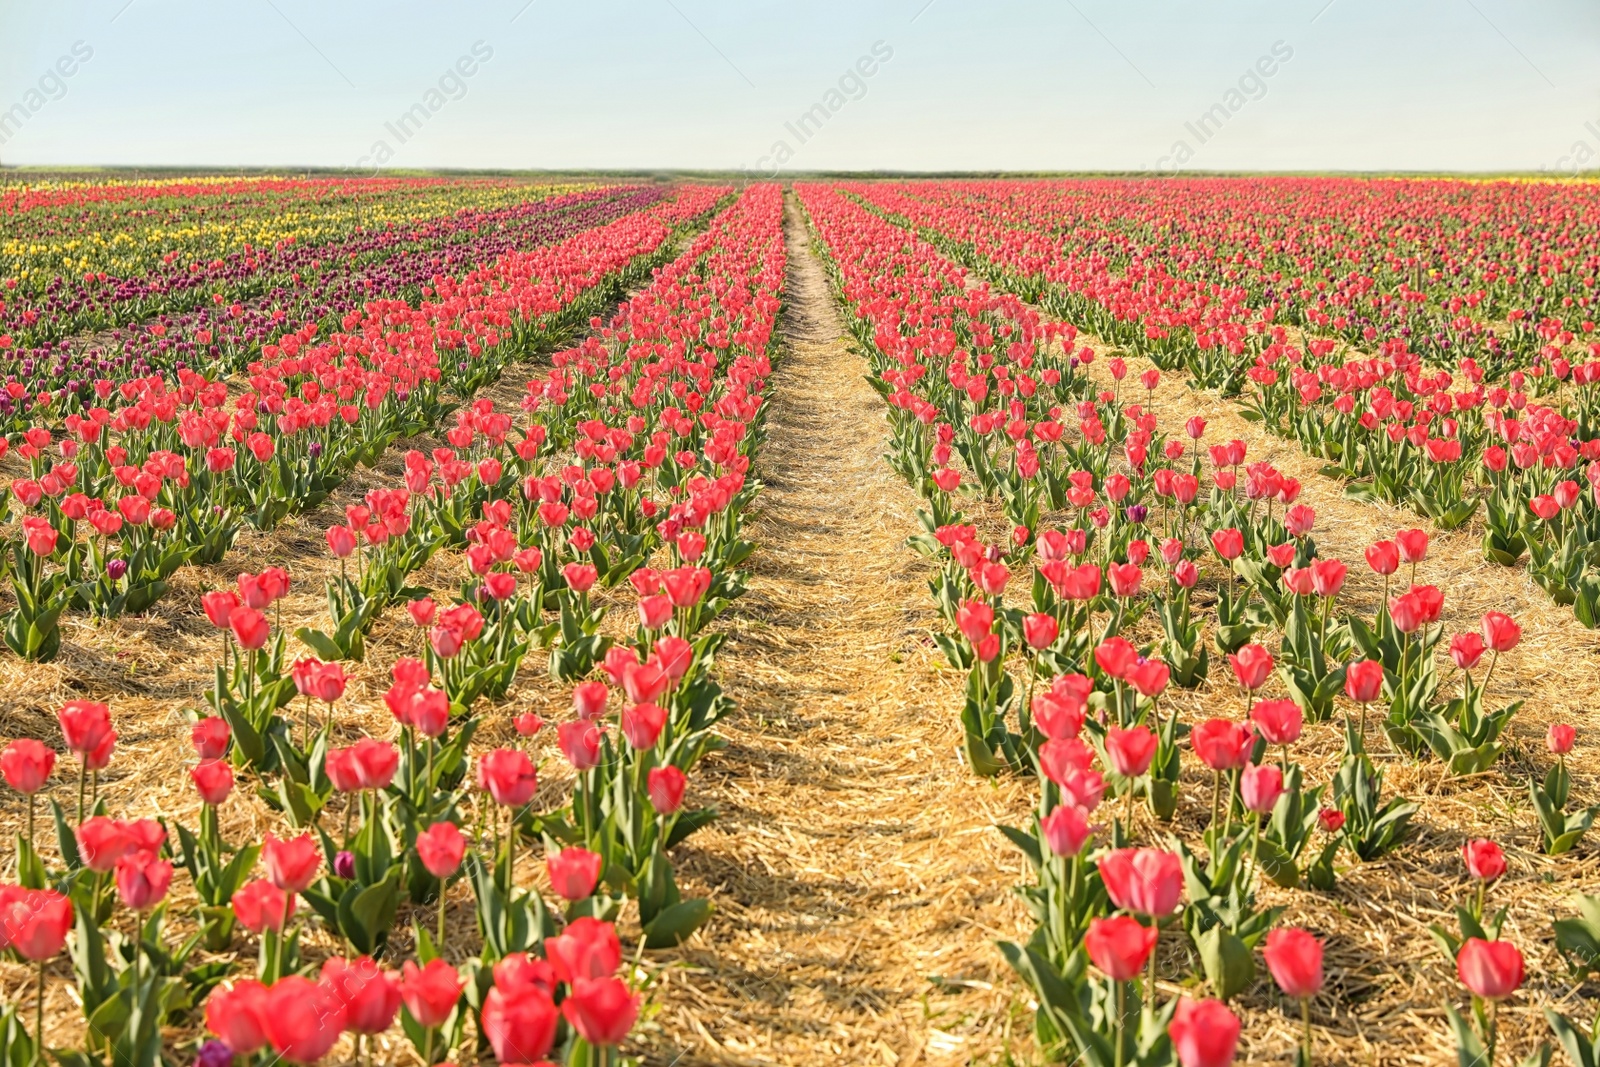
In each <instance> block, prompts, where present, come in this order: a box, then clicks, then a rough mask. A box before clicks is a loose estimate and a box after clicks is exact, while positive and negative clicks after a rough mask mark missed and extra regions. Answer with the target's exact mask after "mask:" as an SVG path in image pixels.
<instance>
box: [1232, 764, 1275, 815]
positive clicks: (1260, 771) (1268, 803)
mask: <svg viewBox="0 0 1600 1067" xmlns="http://www.w3.org/2000/svg"><path fill="white" fill-rule="evenodd" d="M1239 795H1240V797H1241V798H1242V799H1243V800H1244V806H1245V809H1246V810H1247V811H1250V812H1253V813H1254V814H1256V815H1270V814H1272V809H1273V808H1274V807H1276V806H1277V803H1278V798H1279V797H1281V796H1282V795H1283V771H1282V770H1280V769H1279V768H1277V767H1274V766H1272V765H1271V764H1270V763H1268V764H1262V765H1260V766H1251V767H1246V768H1245V769H1244V772H1243V773H1242V774H1241V775H1240V776H1239Z"/></svg>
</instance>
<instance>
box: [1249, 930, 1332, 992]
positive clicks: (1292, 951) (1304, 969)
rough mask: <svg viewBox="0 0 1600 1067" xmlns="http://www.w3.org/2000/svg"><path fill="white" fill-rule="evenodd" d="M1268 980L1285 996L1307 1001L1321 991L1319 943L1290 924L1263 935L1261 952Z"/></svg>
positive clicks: (1320, 943)
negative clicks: (1269, 976) (1275, 983)
mask: <svg viewBox="0 0 1600 1067" xmlns="http://www.w3.org/2000/svg"><path fill="white" fill-rule="evenodd" d="M1262 955H1264V956H1265V957H1266V960H1267V970H1269V971H1271V972H1272V980H1273V981H1274V982H1277V983H1278V988H1279V989H1281V990H1283V992H1284V994H1285V995H1286V996H1290V997H1293V998H1294V999H1295V1000H1307V999H1309V998H1311V997H1314V996H1316V995H1317V994H1318V993H1320V992H1322V942H1321V941H1318V940H1317V939H1316V938H1315V937H1313V936H1312V935H1311V934H1309V933H1307V932H1306V931H1304V930H1299V929H1296V928H1294V927H1292V926H1291V927H1280V928H1278V929H1276V930H1273V931H1271V932H1270V933H1268V934H1267V947H1266V950H1265V951H1264V952H1263V953H1262Z"/></svg>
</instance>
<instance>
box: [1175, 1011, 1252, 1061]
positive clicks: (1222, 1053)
mask: <svg viewBox="0 0 1600 1067" xmlns="http://www.w3.org/2000/svg"><path fill="white" fill-rule="evenodd" d="M1167 1034H1168V1036H1170V1037H1171V1038H1172V1047H1173V1049H1174V1050H1175V1051H1176V1052H1177V1053H1178V1062H1179V1063H1180V1064H1181V1065H1182V1067H1228V1065H1229V1064H1231V1063H1233V1055H1234V1052H1235V1051H1236V1050H1237V1049H1238V1047H1239V1019H1238V1017H1237V1016H1235V1015H1234V1014H1233V1012H1231V1011H1229V1010H1228V1007H1227V1005H1226V1004H1223V1003H1222V1001H1220V1000H1191V999H1189V998H1188V997H1183V998H1182V999H1181V1000H1179V1001H1178V1010H1177V1013H1176V1014H1175V1015H1173V1017H1172V1022H1171V1024H1170V1025H1169V1026H1168V1028H1167Z"/></svg>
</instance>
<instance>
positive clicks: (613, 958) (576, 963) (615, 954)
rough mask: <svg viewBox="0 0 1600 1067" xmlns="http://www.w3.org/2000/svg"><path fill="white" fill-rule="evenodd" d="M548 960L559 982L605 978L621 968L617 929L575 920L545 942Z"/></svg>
mask: <svg viewBox="0 0 1600 1067" xmlns="http://www.w3.org/2000/svg"><path fill="white" fill-rule="evenodd" d="M544 953H545V957H546V958H547V959H548V960H549V961H550V965H551V966H552V967H554V968H555V973H556V978H557V979H559V980H560V981H563V982H567V983H569V984H570V983H572V982H574V981H576V980H577V979H579V978H603V977H605V976H606V975H611V974H616V973H617V968H618V967H620V966H622V942H621V941H619V940H618V939H617V930H616V927H614V926H612V925H611V924H610V923H608V922H601V921H600V920H599V919H593V918H590V917H588V916H583V917H582V918H578V919H574V920H572V922H570V923H568V924H567V928H566V929H565V930H563V931H562V932H561V934H560V936H558V937H547V938H545V940H544Z"/></svg>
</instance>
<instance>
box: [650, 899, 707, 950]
mask: <svg viewBox="0 0 1600 1067" xmlns="http://www.w3.org/2000/svg"><path fill="white" fill-rule="evenodd" d="M711 911H712V908H711V901H709V900H706V899H704V898H697V899H694V900H684V901H679V902H678V903H677V904H674V905H672V906H671V907H668V908H666V909H664V910H663V911H662V912H661V913H660V914H658V915H657V916H656V917H655V918H654V919H652V920H650V922H648V923H646V924H645V926H644V944H645V947H646V948H672V947H673V946H675V945H681V944H683V942H684V941H686V940H688V938H689V935H690V934H692V933H694V932H695V931H696V930H697V929H699V928H700V925H701V924H702V923H704V922H705V921H706V920H707V919H709V918H711Z"/></svg>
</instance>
